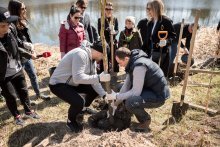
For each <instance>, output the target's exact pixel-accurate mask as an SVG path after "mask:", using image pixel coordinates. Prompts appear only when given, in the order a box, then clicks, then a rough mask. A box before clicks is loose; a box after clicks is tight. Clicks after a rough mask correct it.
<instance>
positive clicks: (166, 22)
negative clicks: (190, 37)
mask: <svg viewBox="0 0 220 147" xmlns="http://www.w3.org/2000/svg"><path fill="white" fill-rule="evenodd" d="M153 25H154V22H153V21H149V22H148V25H147V35H146V38H145V39H144V42H143V46H142V49H143V50H144V51H145V52H146V53H147V54H148V56H149V57H151V53H152V47H151V44H152V43H153V49H154V51H155V52H159V51H160V47H159V46H158V43H159V42H160V39H159V37H158V31H168V37H167V42H168V44H167V45H166V46H165V47H163V49H162V51H163V52H164V53H165V52H167V48H168V46H169V45H170V44H171V42H172V40H173V39H176V33H175V31H174V28H173V25H172V20H171V19H169V18H168V17H166V16H162V17H161V19H159V20H158V21H157V23H156V26H155V28H154V32H153V34H151V32H152V29H153Z"/></svg>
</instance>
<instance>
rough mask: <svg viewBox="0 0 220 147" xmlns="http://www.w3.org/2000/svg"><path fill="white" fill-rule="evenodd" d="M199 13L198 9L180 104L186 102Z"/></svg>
mask: <svg viewBox="0 0 220 147" xmlns="http://www.w3.org/2000/svg"><path fill="white" fill-rule="evenodd" d="M199 13H200V11H199V10H197V11H196V17H195V20H194V27H193V33H192V38H191V41H190V50H189V56H188V60H187V65H186V72H185V78H184V83H183V89H182V94H181V101H180V106H182V104H183V102H184V97H185V92H186V86H187V81H188V76H189V68H190V65H191V59H192V54H193V48H194V42H195V38H196V32H197V26H198V21H199ZM182 96H183V97H182Z"/></svg>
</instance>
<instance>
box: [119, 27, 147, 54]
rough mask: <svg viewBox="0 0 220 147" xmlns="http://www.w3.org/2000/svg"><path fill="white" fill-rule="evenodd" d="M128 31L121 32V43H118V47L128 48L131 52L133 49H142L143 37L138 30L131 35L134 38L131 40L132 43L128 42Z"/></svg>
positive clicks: (134, 30)
mask: <svg viewBox="0 0 220 147" xmlns="http://www.w3.org/2000/svg"><path fill="white" fill-rule="evenodd" d="M125 31H126V29H125V30H123V31H121V33H120V36H119V41H118V47H122V46H124V47H127V48H128V49H130V50H133V49H141V46H142V44H143V42H142V39H141V35H140V33H139V31H138V30H137V29H135V28H134V29H133V30H132V32H131V34H132V35H133V37H132V38H131V39H130V41H127V40H126V32H125Z"/></svg>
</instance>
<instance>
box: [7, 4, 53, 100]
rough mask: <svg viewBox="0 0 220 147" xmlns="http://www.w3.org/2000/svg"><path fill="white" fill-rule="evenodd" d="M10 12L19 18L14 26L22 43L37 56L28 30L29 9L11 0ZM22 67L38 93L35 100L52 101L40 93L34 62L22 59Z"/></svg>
mask: <svg viewBox="0 0 220 147" xmlns="http://www.w3.org/2000/svg"><path fill="white" fill-rule="evenodd" d="M8 10H9V12H10V13H11V15H15V16H18V18H19V19H18V21H14V22H13V24H14V25H15V26H16V30H17V33H18V34H17V35H18V38H19V39H20V40H21V41H22V42H24V45H25V47H26V50H27V51H28V52H29V53H31V54H33V55H35V50H34V45H33V44H32V41H31V36H30V33H29V28H28V23H29V22H28V21H27V9H26V6H25V4H24V3H23V2H21V1H19V0H10V1H9V4H8ZM22 65H23V67H24V69H25V71H26V73H27V75H28V77H29V78H30V81H31V85H32V87H33V89H34V92H35V93H36V97H35V99H38V98H41V99H43V100H50V96H48V95H45V94H43V93H41V92H40V87H39V83H38V79H37V74H36V70H35V67H34V63H33V60H32V59H27V58H25V57H22Z"/></svg>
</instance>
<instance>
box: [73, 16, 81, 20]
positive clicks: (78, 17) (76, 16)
mask: <svg viewBox="0 0 220 147" xmlns="http://www.w3.org/2000/svg"><path fill="white" fill-rule="evenodd" d="M80 18H82V17H77V16H75V17H74V19H80Z"/></svg>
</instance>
